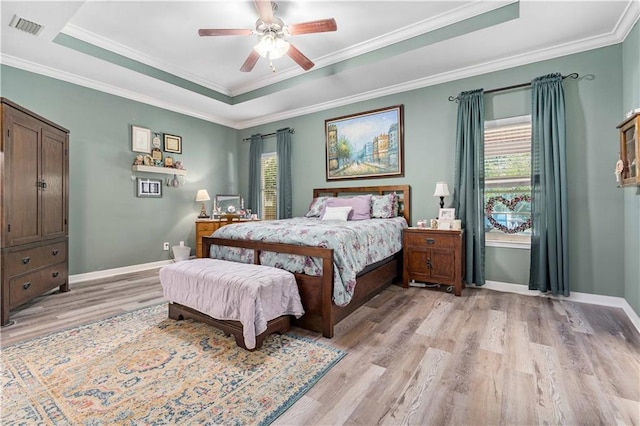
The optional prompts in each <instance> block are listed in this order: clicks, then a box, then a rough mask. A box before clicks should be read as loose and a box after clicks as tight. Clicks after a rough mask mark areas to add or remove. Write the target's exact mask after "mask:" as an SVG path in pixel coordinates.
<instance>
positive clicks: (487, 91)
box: [449, 72, 580, 102]
mask: <svg viewBox="0 0 640 426" xmlns="http://www.w3.org/2000/svg"><path fill="white" fill-rule="evenodd" d="M578 77H580V75H579V74H578V73H577V72H572V73H571V74H568V75H563V76H562V79H563V80H564V79H565V78H570V79H572V80H575V79H577V78H578ZM528 86H531V82H529V83H521V84H514V85H513V86H507V87H500V88H498V89H491V90H485V91H484V93H485V94H486V93H495V92H503V91H505V90H511V89H518V88H520V87H528ZM452 101H456V102H458V97H457V96H456V97H453V96H449V102H452Z"/></svg>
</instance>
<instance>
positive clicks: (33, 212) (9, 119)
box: [3, 108, 41, 247]
mask: <svg viewBox="0 0 640 426" xmlns="http://www.w3.org/2000/svg"><path fill="white" fill-rule="evenodd" d="M5 111H6V116H5V119H6V121H5V125H6V126H5V127H4V129H3V130H4V131H5V132H8V137H7V138H6V139H5V147H4V155H5V159H4V164H5V167H6V172H7V173H6V175H5V176H6V177H7V178H6V179H5V182H4V188H5V193H4V194H3V197H4V199H3V204H4V211H5V229H3V234H4V235H5V236H6V239H5V241H6V243H5V244H3V245H4V246H5V247H7V246H14V245H19V244H26V243H30V242H34V241H38V240H39V239H40V238H41V229H40V226H41V225H40V215H39V207H40V206H39V203H40V188H39V185H38V182H39V180H40V170H39V167H40V129H41V127H40V126H41V123H40V122H39V121H37V120H35V119H34V118H32V117H30V116H28V115H26V114H23V113H21V112H20V111H16V110H13V109H9V108H7V109H6V110H5ZM3 136H5V137H6V136H7V135H3ZM5 201H7V202H5Z"/></svg>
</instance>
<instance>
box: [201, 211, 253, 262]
mask: <svg viewBox="0 0 640 426" xmlns="http://www.w3.org/2000/svg"><path fill="white" fill-rule="evenodd" d="M256 220H257V219H240V215H237V216H236V215H225V217H224V218H222V219H196V257H198V258H199V257H202V237H205V236H207V237H208V236H210V235H211V234H213V233H214V232H215V231H216V230H218V228H220V227H223V226H225V225H229V224H232V223H238V222H255V221H256Z"/></svg>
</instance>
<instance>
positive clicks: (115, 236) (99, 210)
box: [1, 66, 237, 274]
mask: <svg viewBox="0 0 640 426" xmlns="http://www.w3.org/2000/svg"><path fill="white" fill-rule="evenodd" d="M1 71H2V96H3V97H6V98H8V99H10V100H12V101H14V102H16V103H18V104H20V105H22V106H24V107H25V108H28V109H30V110H32V111H34V112H35V113H37V114H40V115H42V116H44V117H47V118H48V119H50V120H51V121H54V122H55V123H58V124H60V125H61V126H63V127H66V128H67V129H69V130H70V131H71V133H70V154H69V157H70V166H69V169H70V174H69V180H70V185H69V186H70V189H69V192H70V208H69V268H70V273H71V274H80V273H86V272H93V271H100V270H104V269H111V268H117V267H122V266H128V265H137V264H143V263H148V262H154V261H159V260H164V259H169V256H170V252H167V251H163V250H162V243H163V242H164V241H168V242H170V243H171V245H177V244H178V242H179V241H181V240H183V241H185V244H186V245H189V246H190V247H192V248H195V225H194V220H195V218H196V216H197V215H198V213H199V211H200V205H199V204H198V203H195V195H196V192H197V190H198V189H201V188H206V189H208V190H209V194H216V193H227V192H230V191H231V192H235V191H237V169H236V164H237V143H236V141H237V131H236V130H235V129H230V128H227V127H224V126H220V125H218V124H213V123H210V122H206V121H203V120H198V119H195V118H192V117H188V116H184V115H181V114H177V113H173V112H170V111H167V110H163V109H161V108H155V107H152V106H149V105H146V104H142V103H139V102H134V101H130V100H127V99H123V98H120V97H117V96H113V95H108V94H105V93H103V92H99V91H96V90H91V89H87V88H84V87H80V86H77V85H74V84H69V83H65V82H63V81H60V80H55V79H52V78H48V77H43V76H41V75H37V74H33V73H29V72H25V71H21V70H18V69H15V68H12V67H7V66H2V68H1ZM132 124H135V125H137V126H141V127H146V128H149V129H151V130H152V131H153V132H159V133H165V132H166V133H171V134H175V135H179V136H182V150H183V151H182V154H175V155H174V156H173V157H174V159H175V160H181V161H182V162H183V164H184V165H185V167H186V168H187V173H188V174H187V177H186V183H185V185H184V186H181V187H179V188H173V187H167V186H164V187H163V197H162V198H160V199H149V198H137V197H136V196H135V182H133V181H132V180H131V176H132V172H131V165H132V163H133V159H134V157H135V153H134V152H132V151H131V130H130V126H131V125H132ZM138 176H140V177H149V178H162V179H164V177H165V175H156V174H139V175H138ZM169 176H170V177H173V175H169ZM208 208H210V206H208ZM193 252H195V249H194V251H193Z"/></svg>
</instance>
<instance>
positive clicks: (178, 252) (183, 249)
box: [173, 246, 191, 262]
mask: <svg viewBox="0 0 640 426" xmlns="http://www.w3.org/2000/svg"><path fill="white" fill-rule="evenodd" d="M190 254H191V247H187V246H173V258H174V259H175V261H176V262H180V261H182V260H189V255H190Z"/></svg>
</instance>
